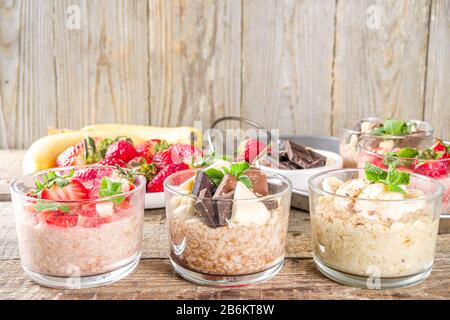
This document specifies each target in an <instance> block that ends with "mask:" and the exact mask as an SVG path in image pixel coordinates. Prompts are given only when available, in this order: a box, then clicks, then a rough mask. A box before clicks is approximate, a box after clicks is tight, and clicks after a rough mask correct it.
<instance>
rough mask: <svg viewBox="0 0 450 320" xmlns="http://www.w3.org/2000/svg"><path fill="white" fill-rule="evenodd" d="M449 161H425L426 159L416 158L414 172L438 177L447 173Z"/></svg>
mask: <svg viewBox="0 0 450 320" xmlns="http://www.w3.org/2000/svg"><path fill="white" fill-rule="evenodd" d="M448 162H449V161H445V160H444V161H432V160H431V161H426V160H418V161H417V164H416V167H415V168H414V172H415V173H418V174H421V175H424V176H427V177H431V178H440V177H442V176H445V175H446V174H447V171H448V168H449V165H448Z"/></svg>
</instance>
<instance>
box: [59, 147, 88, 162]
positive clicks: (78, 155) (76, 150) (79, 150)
mask: <svg viewBox="0 0 450 320" xmlns="http://www.w3.org/2000/svg"><path fill="white" fill-rule="evenodd" d="M84 162H85V161H84V142H80V143H77V144H76V145H73V146H71V147H69V148H67V149H66V150H64V151H63V152H62V153H61V154H60V155H59V156H58V158H57V159H56V165H57V166H58V167H70V166H77V165H84V164H85V163H84Z"/></svg>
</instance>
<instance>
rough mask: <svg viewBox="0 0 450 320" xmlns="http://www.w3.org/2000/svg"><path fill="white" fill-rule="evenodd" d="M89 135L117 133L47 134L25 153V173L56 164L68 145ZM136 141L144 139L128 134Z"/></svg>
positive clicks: (106, 135) (111, 134)
mask: <svg viewBox="0 0 450 320" xmlns="http://www.w3.org/2000/svg"><path fill="white" fill-rule="evenodd" d="M87 135H89V136H90V137H93V138H115V137H117V133H115V132H112V131H89V132H83V131H70V132H65V133H58V134H53V135H49V136H45V137H43V138H41V139H39V140H36V141H35V142H34V143H33V144H32V145H31V147H30V148H29V149H28V150H27V152H26V153H25V157H24V160H23V172H24V174H28V173H32V172H36V171H39V170H43V169H47V168H53V167H55V166H56V158H57V157H58V156H59V155H60V154H61V152H63V151H64V150H66V149H67V148H68V147H70V146H73V145H75V144H77V143H78V142H80V141H82V140H83V139H84V138H85V137H86V136H87ZM127 136H128V137H130V138H131V139H132V140H133V142H134V143H142V142H143V141H144V140H143V139H141V138H138V137H135V136H133V135H130V134H127Z"/></svg>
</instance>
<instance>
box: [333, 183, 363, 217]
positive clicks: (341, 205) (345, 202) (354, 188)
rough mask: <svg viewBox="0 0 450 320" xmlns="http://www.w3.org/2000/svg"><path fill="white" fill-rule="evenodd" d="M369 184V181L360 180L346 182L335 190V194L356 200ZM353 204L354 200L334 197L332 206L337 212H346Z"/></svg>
mask: <svg viewBox="0 0 450 320" xmlns="http://www.w3.org/2000/svg"><path fill="white" fill-rule="evenodd" d="M369 184H370V182H369V181H367V180H365V179H361V178H359V179H353V180H348V181H346V182H344V183H343V184H342V185H341V186H340V187H339V188H338V189H337V190H336V194H337V195H340V196H346V197H351V198H356V197H358V195H359V194H360V193H361V192H362V191H363V190H364V188H365V187H367V186H368V185H369ZM353 204H354V200H350V199H343V198H339V197H336V198H335V200H334V206H335V208H336V209H337V210H343V211H348V210H349V209H351V207H352V206H353Z"/></svg>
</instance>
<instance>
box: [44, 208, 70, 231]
mask: <svg viewBox="0 0 450 320" xmlns="http://www.w3.org/2000/svg"><path fill="white" fill-rule="evenodd" d="M45 221H46V222H47V223H48V224H52V225H55V226H59V227H66V228H67V227H69V228H72V227H75V226H76V225H77V223H78V215H75V214H64V213H62V212H61V211H59V210H58V211H51V212H49V213H48V214H47V215H46V217H45Z"/></svg>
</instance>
